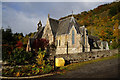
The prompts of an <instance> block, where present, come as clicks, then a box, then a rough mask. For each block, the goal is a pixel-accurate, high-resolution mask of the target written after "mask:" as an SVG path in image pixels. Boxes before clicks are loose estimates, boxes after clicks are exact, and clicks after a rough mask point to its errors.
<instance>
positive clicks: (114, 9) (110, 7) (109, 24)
mask: <svg viewBox="0 0 120 80" xmlns="http://www.w3.org/2000/svg"><path fill="white" fill-rule="evenodd" d="M69 16H71V15H68V16H65V17H62V18H60V19H64V18H66V17H69ZM74 17H75V18H76V20H77V22H78V23H79V24H80V25H85V26H86V27H87V29H88V33H89V34H91V35H93V36H98V37H99V38H100V39H101V40H107V41H108V42H110V41H111V40H112V41H117V38H118V37H119V36H118V26H119V24H120V2H113V3H109V4H104V5H100V6H98V7H97V8H95V9H93V10H90V11H84V12H82V13H80V14H77V15H74Z"/></svg>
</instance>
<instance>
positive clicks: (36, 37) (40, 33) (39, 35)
mask: <svg viewBox="0 0 120 80" xmlns="http://www.w3.org/2000/svg"><path fill="white" fill-rule="evenodd" d="M41 28H42V29H40V28H39V30H38V32H36V34H35V35H34V36H33V38H35V39H38V38H39V39H40V38H41V37H42V34H43V31H44V28H45V27H41Z"/></svg>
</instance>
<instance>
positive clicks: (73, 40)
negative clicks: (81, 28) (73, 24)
mask: <svg viewBox="0 0 120 80" xmlns="http://www.w3.org/2000/svg"><path fill="white" fill-rule="evenodd" d="M74 43H75V33H74V30H72V44H74Z"/></svg>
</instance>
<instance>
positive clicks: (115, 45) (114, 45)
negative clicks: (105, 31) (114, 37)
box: [110, 41, 119, 49]
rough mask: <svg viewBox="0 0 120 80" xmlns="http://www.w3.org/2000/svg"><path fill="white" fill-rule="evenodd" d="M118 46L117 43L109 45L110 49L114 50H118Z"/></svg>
mask: <svg viewBox="0 0 120 80" xmlns="http://www.w3.org/2000/svg"><path fill="white" fill-rule="evenodd" d="M118 46H119V44H118V43H117V42H115V41H114V42H112V44H111V45H110V49H116V48H118Z"/></svg>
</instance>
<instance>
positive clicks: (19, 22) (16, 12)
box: [0, 0, 114, 35]
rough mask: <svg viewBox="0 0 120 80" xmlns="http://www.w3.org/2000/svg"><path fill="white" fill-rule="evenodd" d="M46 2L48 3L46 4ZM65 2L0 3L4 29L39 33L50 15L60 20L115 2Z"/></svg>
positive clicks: (6, 0) (33, 0)
mask: <svg viewBox="0 0 120 80" xmlns="http://www.w3.org/2000/svg"><path fill="white" fill-rule="evenodd" d="M45 1H46V2H45ZM67 1H68V0H66V2H64V0H62V1H59V0H57V1H56V2H55V1H53V2H50V1H49V2H48V0H44V2H43V0H41V1H38V0H30V1H28V0H24V1H23V0H21V1H18V2H17V1H16V2H15V1H14V0H9V1H8V0H4V1H2V3H0V7H2V8H1V10H0V12H1V13H0V15H2V20H0V21H2V27H3V28H7V27H8V26H10V28H11V29H12V31H13V33H15V32H17V33H20V32H22V33H23V34H24V35H26V34H28V33H30V32H36V31H37V23H38V21H39V20H41V21H42V25H43V26H44V25H45V24H46V21H47V16H48V14H50V17H51V18H55V19H59V18H61V17H64V16H67V15H70V14H72V11H73V13H74V14H78V13H81V12H83V11H88V10H91V9H94V8H96V7H97V6H99V5H101V4H106V3H110V2H113V1H114V0H109V2H107V1H108V0H107V1H105V0H102V1H100V0H98V1H95V0H93V1H92V0H91V1H89V0H84V1H82V0H81V2H78V1H77V0H71V1H72V2H67ZM74 1H75V2H74Z"/></svg>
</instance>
